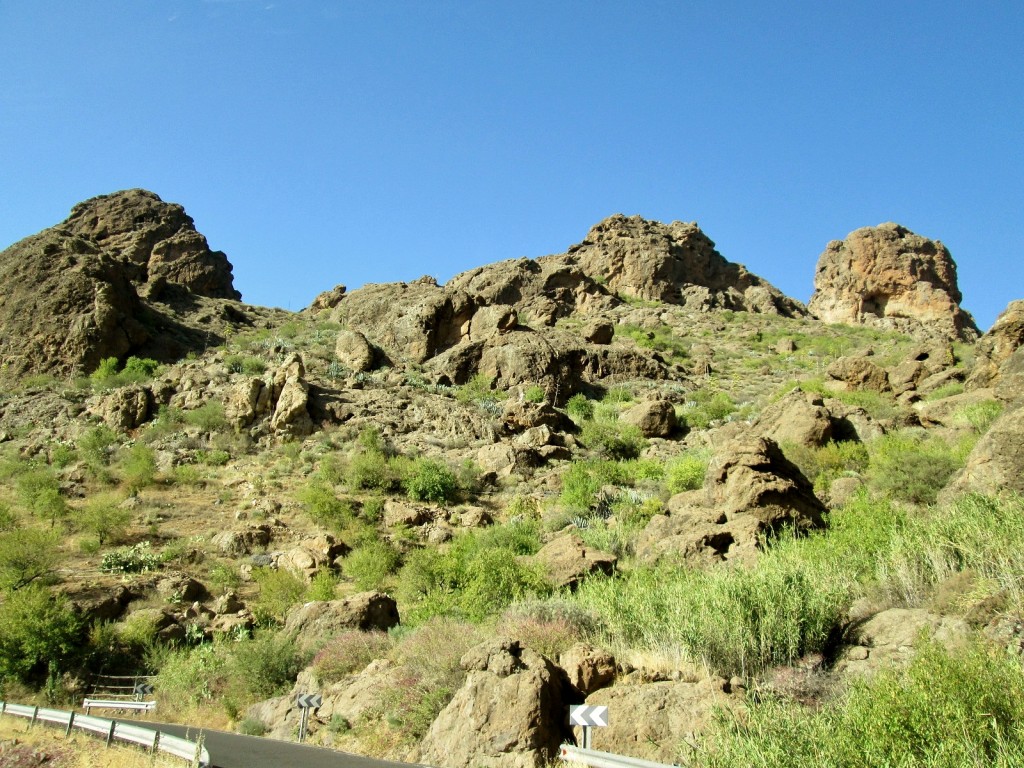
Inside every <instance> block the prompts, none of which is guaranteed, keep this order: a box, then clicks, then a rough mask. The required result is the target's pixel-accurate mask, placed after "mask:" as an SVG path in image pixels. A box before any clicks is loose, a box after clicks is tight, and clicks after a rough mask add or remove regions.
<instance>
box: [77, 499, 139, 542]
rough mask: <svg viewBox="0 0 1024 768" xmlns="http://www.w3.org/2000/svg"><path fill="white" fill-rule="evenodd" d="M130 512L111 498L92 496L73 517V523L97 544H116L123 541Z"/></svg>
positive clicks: (129, 519)
mask: <svg viewBox="0 0 1024 768" xmlns="http://www.w3.org/2000/svg"><path fill="white" fill-rule="evenodd" d="M130 522H131V512H129V511H128V510H127V509H124V508H123V507H121V505H120V504H119V503H118V500H117V499H116V498H114V497H111V496H104V495H101V496H94V497H92V498H91V499H89V500H88V501H87V502H86V503H85V506H83V507H82V509H80V510H79V511H78V513H77V514H76V515H75V523H76V524H77V526H78V528H79V529H80V530H82V531H83V532H85V533H87V534H90V535H91V536H93V537H95V539H96V542H97V544H99V546H103V545H104V544H118V543H120V542H121V541H122V540H123V539H124V535H125V532H126V531H127V530H128V524H129V523H130Z"/></svg>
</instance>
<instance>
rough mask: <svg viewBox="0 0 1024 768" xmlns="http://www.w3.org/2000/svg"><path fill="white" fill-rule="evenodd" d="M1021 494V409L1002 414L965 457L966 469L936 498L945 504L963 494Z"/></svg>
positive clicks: (1023, 479) (1023, 473)
mask: <svg viewBox="0 0 1024 768" xmlns="http://www.w3.org/2000/svg"><path fill="white" fill-rule="evenodd" d="M1002 492H1010V493H1024V408H1014V409H1012V410H1010V411H1009V412H1007V413H1004V414H1003V415H1002V416H1000V417H999V418H998V419H996V421H995V423H994V424H993V425H992V426H991V427H990V428H989V430H988V432H986V433H985V434H984V435H983V436H982V438H981V439H980V440H979V441H978V444H977V445H975V446H974V449H973V450H972V451H971V452H970V454H969V455H968V456H967V464H966V466H965V467H964V468H963V469H962V470H961V471H960V472H958V473H957V474H956V475H955V476H954V477H953V479H952V480H950V482H949V485H947V486H946V488H944V489H943V491H942V493H941V494H940V495H939V501H940V502H948V501H951V500H953V499H954V498H956V497H957V496H959V495H961V494H964V493H985V494H998V493H1002Z"/></svg>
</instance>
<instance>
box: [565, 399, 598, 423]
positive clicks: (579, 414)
mask: <svg viewBox="0 0 1024 768" xmlns="http://www.w3.org/2000/svg"><path fill="white" fill-rule="evenodd" d="M565 412H566V413H567V414H569V418H571V419H572V420H573V421H575V422H576V423H577V424H579V423H580V422H583V421H587V420H588V419H592V418H593V417H594V403H593V402H592V401H591V400H588V399H587V396H586V395H584V394H582V393H580V392H578V393H576V394H575V395H573V396H572V397H570V398H569V401H568V402H567V403H566V404H565Z"/></svg>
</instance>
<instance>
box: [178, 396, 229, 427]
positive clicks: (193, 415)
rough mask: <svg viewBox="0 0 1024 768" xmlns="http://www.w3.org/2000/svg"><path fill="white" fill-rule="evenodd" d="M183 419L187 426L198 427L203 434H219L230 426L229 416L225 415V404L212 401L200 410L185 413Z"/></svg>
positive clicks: (195, 409) (194, 409)
mask: <svg viewBox="0 0 1024 768" xmlns="http://www.w3.org/2000/svg"><path fill="white" fill-rule="evenodd" d="M182 418H183V419H184V420H185V423H186V424H188V425H190V426H193V427H197V428H199V429H200V430H201V431H203V432H217V431H219V430H222V429H226V428H227V426H228V420H227V416H225V415H224V404H223V403H220V402H218V401H217V400H210V401H208V402H206V403H203V404H202V405H201V406H199V407H198V408H193V409H192V410H191V411H185V412H184V413H183V414H182Z"/></svg>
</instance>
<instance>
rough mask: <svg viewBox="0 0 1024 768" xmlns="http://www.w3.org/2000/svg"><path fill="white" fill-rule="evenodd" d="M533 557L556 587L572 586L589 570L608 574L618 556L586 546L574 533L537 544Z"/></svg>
mask: <svg viewBox="0 0 1024 768" xmlns="http://www.w3.org/2000/svg"><path fill="white" fill-rule="evenodd" d="M534 558H535V559H536V561H537V562H538V563H540V564H541V565H542V566H543V567H544V569H545V570H546V571H547V574H548V577H549V578H550V579H551V583H552V584H554V585H555V586H556V587H569V588H570V589H575V588H576V586H577V585H578V584H579V583H580V581H582V580H583V579H584V578H585V577H587V576H589V575H590V574H593V573H603V574H606V575H609V576H610V575H611V574H612V573H613V572H614V570H615V563H616V562H617V561H618V558H617V557H615V555H611V554H609V553H607V552H601V551H600V550H595V549H591V548H588V547H587V545H586V544H584V543H583V539H581V538H580V537H579V536H577V535H576V534H567V535H564V536H559V537H558V538H556V539H553V540H552V541H550V542H548V543H547V544H545V545H544V546H543V547H541V549H540V551H539V552H537V554H536V555H534Z"/></svg>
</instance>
